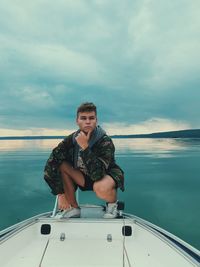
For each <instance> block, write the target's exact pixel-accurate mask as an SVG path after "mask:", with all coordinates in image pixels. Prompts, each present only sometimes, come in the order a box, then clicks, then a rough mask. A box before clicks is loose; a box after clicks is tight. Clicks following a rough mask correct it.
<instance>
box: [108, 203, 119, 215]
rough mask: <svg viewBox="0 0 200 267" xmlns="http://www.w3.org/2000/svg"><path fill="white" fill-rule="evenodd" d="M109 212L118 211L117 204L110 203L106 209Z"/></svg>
mask: <svg viewBox="0 0 200 267" xmlns="http://www.w3.org/2000/svg"><path fill="white" fill-rule="evenodd" d="M106 212H107V213H115V212H117V204H115V205H108V206H107V209H106Z"/></svg>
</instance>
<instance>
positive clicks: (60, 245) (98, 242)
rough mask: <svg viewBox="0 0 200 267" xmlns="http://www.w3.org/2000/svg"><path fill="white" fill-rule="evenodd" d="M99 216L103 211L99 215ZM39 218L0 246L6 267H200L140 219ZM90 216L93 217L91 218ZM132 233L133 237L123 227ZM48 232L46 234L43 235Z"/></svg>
mask: <svg viewBox="0 0 200 267" xmlns="http://www.w3.org/2000/svg"><path fill="white" fill-rule="evenodd" d="M98 211H99V210H98ZM84 212H85V210H84V209H82V218H80V219H59V218H55V217H54V218H50V217H47V218H44V217H43V218H39V219H36V220H34V221H32V222H31V223H29V224H24V226H23V227H22V228H21V227H20V228H19V229H18V230H17V229H16V230H15V231H14V232H13V233H12V234H11V235H8V236H7V237H6V236H4V238H3V239H2V241H0V248H1V249H0V266H1V267H18V266H20V267H39V266H40V267H64V266H73V267H75V266H77V267H81V266H87V267H89V266H91V267H95V266H106V267H110V266H115V267H117V266H127V267H130V266H134V267H161V266H162V267H165V266H166V267H171V266H174V267H191V266H200V265H199V263H198V262H197V261H194V260H192V259H191V258H190V257H188V256H187V255H186V253H185V252H183V251H181V250H180V249H179V248H178V247H176V246H174V245H173V244H172V242H170V241H169V240H167V238H165V237H163V236H162V235H161V234H159V233H156V232H155V231H154V230H152V229H151V228H150V227H146V226H145V225H143V224H142V223H139V222H137V221H136V220H134V219H129V218H126V219H110V220H108V219H107V220H106V219H102V218H101V216H102V211H100V212H97V213H96V215H97V216H96V218H93V217H94V216H93V215H94V213H93V211H92V212H91V213H88V209H86V212H85V213H84ZM87 215H88V216H87ZM125 225H126V226H128V227H129V228H131V232H132V233H131V232H130V233H129V234H130V235H129V236H124V235H123V234H122V228H123V226H125ZM41 232H42V233H41Z"/></svg>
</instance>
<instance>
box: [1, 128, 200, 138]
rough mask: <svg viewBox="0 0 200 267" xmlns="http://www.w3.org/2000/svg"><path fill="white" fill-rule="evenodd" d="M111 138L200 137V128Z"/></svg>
mask: <svg viewBox="0 0 200 267" xmlns="http://www.w3.org/2000/svg"><path fill="white" fill-rule="evenodd" d="M65 137H66V136H1V137H0V140H34V139H63V138H65ZM110 137H111V138H200V129H191V130H180V131H169V132H158V133H150V134H131V135H111V136H110Z"/></svg>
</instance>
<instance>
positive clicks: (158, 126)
mask: <svg viewBox="0 0 200 267" xmlns="http://www.w3.org/2000/svg"><path fill="white" fill-rule="evenodd" d="M103 126H104V128H105V129H106V131H107V132H108V133H109V134H146V133H155V132H165V131H177V130H183V129H189V128H191V127H190V125H189V124H188V123H186V122H182V121H175V120H169V119H166V118H151V119H149V120H147V121H143V122H140V123H138V124H128V125H127V124H126V123H109V124H108V123H104V124H103Z"/></svg>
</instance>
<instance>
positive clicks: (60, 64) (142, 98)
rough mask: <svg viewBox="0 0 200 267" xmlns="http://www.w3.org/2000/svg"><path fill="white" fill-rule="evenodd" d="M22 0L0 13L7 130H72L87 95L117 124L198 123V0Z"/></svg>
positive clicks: (0, 77)
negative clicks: (65, 127)
mask: <svg viewBox="0 0 200 267" xmlns="http://www.w3.org/2000/svg"><path fill="white" fill-rule="evenodd" d="M20 3H21V4H20V5H19V3H18V2H13V1H3V2H2V3H1V9H0V10H1V11H0V23H1V31H0V53H1V61H0V87H1V90H0V98H1V101H2V103H1V105H0V114H1V117H0V126H1V128H2V129H15V128H16V129H28V128H38V129H42V128H47V129H53V128H55V129H63V125H68V126H69V128H70V129H72V128H74V115H75V111H76V107H77V106H78V105H79V104H80V103H81V102H84V101H93V102H95V103H96V104H97V106H98V107H99V119H100V121H101V122H104V123H113V125H114V124H117V123H118V124H119V125H120V124H123V123H124V127H126V125H138V124H140V123H142V122H144V121H149V120H150V119H151V118H167V119H169V120H170V121H175V122H176V121H185V122H186V123H187V124H188V125H191V126H192V127H195V128H197V127H199V126H200V120H199V111H198V110H199V103H198V101H197V100H198V98H199V97H200V92H198V89H199V86H200V81H199V72H200V63H199V62H200V58H199V53H198V51H199V50H200V40H199V34H198V32H199V27H200V17H199V12H198V11H199V7H200V4H199V2H198V1H187V0H184V1H180V0H176V1H173V2H162V1H160V2H158V1H153V0H142V1H139V0H135V1H124V2H122V1H117V4H116V1H98V0H96V1H92V2H91V1H82V0H80V1H79V0H77V1H63V0H59V1H57V2H56V3H55V2H49V1H47V0H45V1H40V0H36V1H34V2H31V3H30V2H29V1H21V2H20ZM177 10H178V11H177ZM166 14H167V15H166ZM46 18H49V19H48V20H47V19H46ZM167 125H168V124H167ZM168 126H170V125H168ZM127 130H128V129H127Z"/></svg>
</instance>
